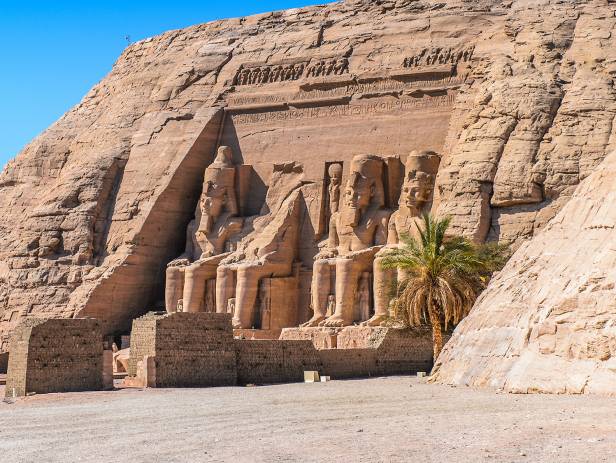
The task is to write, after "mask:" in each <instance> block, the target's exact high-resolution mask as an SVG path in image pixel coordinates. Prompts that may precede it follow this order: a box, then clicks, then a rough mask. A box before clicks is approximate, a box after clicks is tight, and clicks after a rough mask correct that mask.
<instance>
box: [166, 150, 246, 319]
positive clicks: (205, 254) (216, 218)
mask: <svg viewBox="0 0 616 463" xmlns="http://www.w3.org/2000/svg"><path fill="white" fill-rule="evenodd" d="M232 157H233V152H232V151H231V149H230V148H229V147H227V146H222V147H220V149H219V150H218V154H217V156H216V159H215V160H214V162H213V163H212V164H211V165H210V166H209V167H208V168H207V169H205V174H204V181H203V192H202V194H201V198H200V201H199V205H198V206H197V209H196V212H195V220H193V221H192V222H191V223H190V224H189V225H188V228H187V237H186V251H185V252H184V254H182V256H180V257H179V258H178V259H175V260H174V261H172V262H170V263H169V265H168V266H167V278H166V285H165V306H166V309H167V311H168V312H170V313H171V312H176V311H177V310H178V301H179V300H182V307H183V311H185V312H200V311H202V309H203V304H204V300H205V290H206V286H207V280H209V279H213V278H216V268H217V266H218V263H219V262H220V261H221V260H222V259H224V258H225V257H226V256H227V255H229V252H230V250H231V239H232V238H233V237H234V236H235V235H237V234H238V233H239V232H240V231H241V229H242V223H243V220H242V219H241V218H240V217H238V216H237V214H238V204H237V198H236V194H235V167H234V166H233V164H232V161H231V160H232Z"/></svg>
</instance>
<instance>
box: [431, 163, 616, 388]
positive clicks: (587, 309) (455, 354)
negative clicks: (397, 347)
mask: <svg viewBox="0 0 616 463" xmlns="http://www.w3.org/2000/svg"><path fill="white" fill-rule="evenodd" d="M615 178H616V152H614V153H612V154H610V155H609V156H608V157H607V158H606V159H605V160H604V161H603V163H602V164H601V165H600V166H599V167H598V168H597V169H596V170H595V171H594V172H593V173H592V174H591V175H590V177H588V178H587V179H586V180H584V181H583V182H582V184H581V185H580V186H579V187H578V189H577V190H576V192H575V194H574V195H573V198H572V199H571V200H569V202H568V203H567V204H566V205H565V207H564V208H563V209H562V211H560V213H559V214H558V215H557V216H556V217H554V218H553V219H552V220H551V221H550V222H549V223H548V225H547V226H546V227H545V228H544V229H543V231H542V232H540V233H539V234H538V235H537V236H536V237H535V238H533V239H532V240H531V241H530V242H528V243H525V244H524V245H522V247H521V248H520V249H519V250H518V251H517V252H516V254H515V255H514V256H513V258H512V259H511V260H510V261H509V263H508V264H507V266H506V267H505V269H504V270H503V271H502V272H501V273H500V274H499V275H498V277H496V278H495V279H494V280H493V281H492V282H491V283H490V286H489V287H488V289H487V290H486V291H485V292H484V293H483V294H482V296H481V297H480V299H479V300H478V301H477V304H476V306H475V307H474V308H473V311H472V312H471V315H470V316H469V317H468V318H467V319H465V320H464V321H463V322H462V323H461V324H460V326H458V328H457V329H456V332H455V333H454V336H453V338H452V339H451V341H450V342H449V343H448V344H447V346H446V348H445V350H444V351H443V353H442V354H441V356H440V357H439V361H438V364H437V366H436V369H435V371H436V375H435V377H434V379H435V380H436V381H438V382H444V383H449V384H464V385H472V386H491V387H494V388H499V389H504V390H506V391H509V392H523V393H526V392H550V393H574V394H580V393H603V394H616V389H615V388H614V385H615V384H616V299H615V298H614V289H615V288H616V238H615V236H614V229H615V228H616V208H614V202H615V201H616V184H614V179H615Z"/></svg>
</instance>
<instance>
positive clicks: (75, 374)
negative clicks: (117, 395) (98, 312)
mask: <svg viewBox="0 0 616 463" xmlns="http://www.w3.org/2000/svg"><path fill="white" fill-rule="evenodd" d="M10 346H11V347H10V352H11V355H10V358H9V364H8V375H7V380H6V390H5V393H6V395H7V396H13V395H15V396H24V395H26V394H29V393H37V394H45V393H52V392H73V391H95V390H101V389H103V335H102V331H101V326H100V323H99V322H98V321H97V320H93V319H69V320H60V319H55V320H44V319H38V320H37V319H28V320H26V321H25V322H23V323H22V324H20V325H19V326H18V327H17V329H15V331H14V332H13V335H12V337H11V343H10Z"/></svg>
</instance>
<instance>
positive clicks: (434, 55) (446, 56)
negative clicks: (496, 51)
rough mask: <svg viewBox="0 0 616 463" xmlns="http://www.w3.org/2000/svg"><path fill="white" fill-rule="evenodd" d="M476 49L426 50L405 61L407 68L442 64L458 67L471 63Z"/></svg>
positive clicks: (404, 64)
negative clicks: (459, 64)
mask: <svg viewBox="0 0 616 463" xmlns="http://www.w3.org/2000/svg"><path fill="white" fill-rule="evenodd" d="M474 51H475V47H474V46H472V47H468V48H464V49H461V50H460V49H454V48H424V49H423V50H421V51H420V52H418V53H416V54H414V55H413V56H409V57H407V58H405V59H404V62H403V63H402V65H403V66H404V67H405V68H420V67H423V66H438V65H442V64H453V65H456V64H458V63H460V62H469V61H470V60H471V59H472V58H473V53H474Z"/></svg>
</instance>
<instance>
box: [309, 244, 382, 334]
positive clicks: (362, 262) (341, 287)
mask: <svg viewBox="0 0 616 463" xmlns="http://www.w3.org/2000/svg"><path fill="white" fill-rule="evenodd" d="M372 263H373V255H370V254H367V255H363V256H361V257H357V258H338V259H336V312H335V313H334V315H332V316H331V317H329V318H327V319H326V320H324V321H322V322H321V323H320V325H321V326H327V327H342V326H348V325H351V324H352V323H353V313H354V309H355V295H356V293H357V287H358V283H359V278H360V276H361V274H362V273H363V272H366V271H368V272H369V271H371V270H372Z"/></svg>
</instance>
